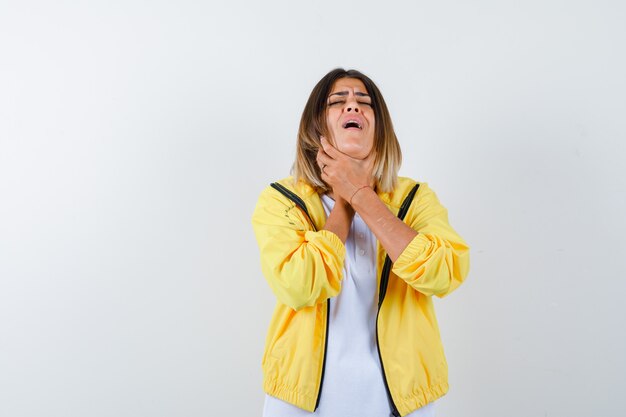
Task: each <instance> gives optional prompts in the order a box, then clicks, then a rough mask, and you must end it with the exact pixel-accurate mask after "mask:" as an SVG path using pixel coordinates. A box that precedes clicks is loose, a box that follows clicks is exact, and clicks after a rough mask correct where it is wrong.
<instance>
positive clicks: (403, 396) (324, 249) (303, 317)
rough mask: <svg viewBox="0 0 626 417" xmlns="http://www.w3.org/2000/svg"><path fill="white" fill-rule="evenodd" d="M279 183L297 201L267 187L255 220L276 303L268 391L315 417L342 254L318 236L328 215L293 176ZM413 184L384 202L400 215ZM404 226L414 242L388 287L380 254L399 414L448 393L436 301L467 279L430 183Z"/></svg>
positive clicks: (387, 362)
mask: <svg viewBox="0 0 626 417" xmlns="http://www.w3.org/2000/svg"><path fill="white" fill-rule="evenodd" d="M278 183H279V184H280V185H282V186H283V187H284V188H286V189H288V192H291V193H294V194H295V197H292V199H290V198H287V197H286V196H285V195H283V194H282V193H281V192H279V191H277V189H275V188H273V187H267V188H266V189H264V190H263V191H262V193H261V195H260V197H259V200H258V202H257V205H256V207H255V210H254V213H253V216H252V225H253V228H254V232H255V235H256V239H257V242H258V244H259V248H260V254H261V269H262V272H263V275H264V276H265V278H266V280H267V282H268V283H269V285H270V287H271V289H272V291H273V292H274V294H275V296H276V298H277V303H276V306H275V308H274V313H273V316H272V320H271V322H270V326H269V329H268V333H267V338H266V341H265V351H264V353H263V359H262V368H263V388H264V390H265V392H266V393H268V394H270V395H272V396H274V397H277V398H279V399H281V400H283V401H286V402H289V403H291V404H293V405H295V406H297V407H300V408H303V409H305V410H308V411H311V412H312V411H314V410H315V409H316V408H317V405H318V403H319V394H320V392H321V386H322V382H323V374H324V362H325V349H326V337H327V331H328V322H327V317H328V311H329V302H331V300H332V297H334V296H336V295H337V294H339V291H340V290H341V280H342V278H343V263H344V257H345V247H344V245H343V242H342V241H341V240H340V239H339V237H338V236H337V235H335V234H334V233H332V232H329V231H327V230H322V228H323V227H324V224H325V222H326V213H325V212H324V208H323V206H322V202H321V199H320V197H319V195H318V194H317V193H316V192H315V190H314V189H313V188H312V187H311V186H310V185H308V184H307V183H305V182H303V181H299V182H298V183H297V184H295V185H294V184H293V178H292V177H288V178H285V179H283V180H280V181H278ZM416 184H417V183H416V182H415V181H413V180H411V179H409V178H404V177H399V179H398V185H397V187H396V189H395V190H393V192H390V193H378V196H379V198H380V199H381V200H382V201H383V202H384V203H385V204H386V205H387V207H388V208H389V209H390V210H391V211H392V212H393V213H398V211H399V209H400V206H401V204H402V203H403V201H404V199H405V197H406V196H407V194H409V192H410V191H411V189H412V188H413V187H414V186H415V185H416ZM293 199H295V200H298V199H299V203H300V204H303V205H304V206H305V207H306V209H307V210H308V215H307V213H305V211H304V210H303V209H302V208H300V207H298V206H297V205H296V203H294V201H292V200H293ZM404 222H405V223H406V224H408V225H409V226H411V227H412V228H413V229H415V230H416V231H417V232H418V234H417V236H415V238H414V239H413V240H412V241H411V242H410V243H409V245H408V246H407V247H406V249H405V250H404V251H403V252H402V254H401V255H400V256H399V257H398V259H397V260H396V262H395V263H393V265H391V263H390V262H391V261H390V260H388V262H389V267H391V268H390V271H384V272H385V273H387V272H390V273H389V274H388V279H387V278H383V276H384V275H385V274H383V269H384V268H383V266H384V264H385V259H386V258H387V254H386V252H385V251H384V248H383V247H382V246H381V245H380V243H378V247H377V276H378V283H379V285H378V287H379V311H378V318H377V339H378V349H379V357H380V359H381V363H382V369H383V378H384V380H385V385H386V387H387V394H388V395H389V396H390V397H391V404H392V409H393V412H394V414H395V415H401V416H405V415H407V414H409V413H410V412H412V411H414V410H416V409H417V408H420V407H422V406H424V405H426V404H427V403H429V402H432V401H434V400H436V399H437V398H439V397H441V396H443V395H444V394H445V393H446V392H447V391H448V365H447V362H446V358H445V355H444V350H443V346H442V343H441V338H440V335H439V327H438V324H437V319H436V317H435V310H434V308H433V302H432V296H433V295H436V296H438V297H440V298H442V297H444V296H446V295H448V294H450V293H451V292H452V291H454V290H455V289H456V288H457V287H458V286H459V285H460V284H461V283H462V282H463V280H464V279H465V277H466V276H467V274H468V271H469V247H468V245H467V244H466V243H465V241H464V240H463V239H462V238H461V237H460V236H459V235H458V234H457V233H456V232H455V231H454V230H453V229H452V227H451V226H450V224H449V223H448V213H447V210H446V208H445V207H443V206H442V205H441V204H440V202H439V200H438V198H437V196H436V194H435V193H434V192H433V191H432V190H431V189H430V188H429V187H428V185H427V184H426V183H419V188H418V189H417V193H416V194H415V196H414V199H413V201H412V203H411V205H410V207H409V209H408V212H407V213H406V217H405V219H404ZM312 223H313V224H312ZM385 269H389V268H385ZM381 284H382V286H381Z"/></svg>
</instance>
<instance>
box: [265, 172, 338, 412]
mask: <svg viewBox="0 0 626 417" xmlns="http://www.w3.org/2000/svg"><path fill="white" fill-rule="evenodd" d="M270 185H271V186H272V188H274V189H275V190H277V191H278V192H280V193H281V194H283V195H284V196H285V197H287V198H289V199H290V200H291V201H293V202H294V204H295V205H296V206H298V207H299V208H300V209H301V210H302V211H303V212H304V214H306V216H307V218H308V219H309V222H310V223H311V226H312V227H313V230H314V231H316V232H317V227H315V223H314V222H313V219H312V218H311V215H310V214H309V210H307V208H306V204H305V203H304V201H302V199H301V198H300V197H298V195H297V194H296V193H294V192H292V191H291V190H289V189H287V188H286V187H284V186H283V185H281V184H279V183H277V182H274V183H272V184H270ZM329 317H330V299H327V300H326V333H325V335H324V353H323V355H322V372H321V376H320V388H319V391H318V392H317V400H315V408H314V409H313V412H315V410H317V407H319V405H320V399H321V397H322V384H323V383H324V372H325V371H326V351H327V350H328V322H329V320H328V318H329Z"/></svg>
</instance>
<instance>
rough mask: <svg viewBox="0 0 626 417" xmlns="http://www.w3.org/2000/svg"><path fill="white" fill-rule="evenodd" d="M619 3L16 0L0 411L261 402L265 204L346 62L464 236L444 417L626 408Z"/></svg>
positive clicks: (2, 260) (7, 110) (241, 409)
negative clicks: (314, 104)
mask: <svg viewBox="0 0 626 417" xmlns="http://www.w3.org/2000/svg"><path fill="white" fill-rule="evenodd" d="M625 21H626V6H624V3H623V2H619V1H597V0H596V1H556V0H542V1H536V0H533V1H525V2H521V1H495V0H493V1H439V2H434V1H429V2H426V1H420V2H402V3H395V2H389V3H387V4H386V5H384V6H383V5H382V3H381V2H374V1H361V2H349V3H340V2H331V1H316V2H313V1H306V2H305V1H283V2H278V1H269V2H268V1H264V2H252V1H250V2H241V1H229V2H207V1H204V2H201V1H198V2H192V1H176V2H174V1H172V2H164V1H147V0H146V1H137V0H132V1H129V0H126V1H99V2H97V1H91V2H70V1H59V2H44V1H40V2H30V1H13V2H9V1H2V3H0V415H1V416H3V417H22V416H24V417H25V416H29V417H30V416H46V417H57V416H58V417H61V416H76V417H84V416H90V417H91V416H94V417H96V416H116V417H125V416H146V417H148V416H149V417H157V416H226V415H229V416H230V415H232V416H259V415H260V414H261V409H262V401H263V392H262V388H261V365H260V364H261V356H262V349H263V343H264V338H265V332H266V329H267V325H268V323H269V319H270V315H271V311H272V308H273V303H274V298H273V295H272V293H271V291H270V289H269V287H268V286H267V284H266V282H265V280H264V278H263V276H262V275H261V273H260V266H259V259H258V250H257V247H256V242H255V240H254V235H253V233H252V227H251V223H250V216H251V214H252V210H253V208H254V204H255V202H256V199H257V197H258V194H259V193H260V191H261V190H262V189H263V187H265V186H266V185H267V184H269V183H270V182H271V181H274V180H276V179H279V178H283V177H285V176H287V175H288V174H289V168H290V166H291V163H292V161H293V158H294V151H295V140H296V131H297V127H298V122H299V118H300V114H301V112H302V109H303V107H304V103H305V101H306V98H307V97H308V94H309V93H310V91H311V89H312V88H313V86H314V85H315V83H316V82H317V81H318V80H319V79H320V78H321V77H322V76H323V75H324V74H325V73H326V72H328V71H329V70H331V69H332V68H335V67H338V66H341V67H345V68H355V69H359V70H361V71H363V72H364V73H365V74H367V75H369V76H370V77H372V79H373V80H374V81H375V82H376V83H377V84H378V86H379V87H380V89H381V90H382V92H383V94H384V96H385V98H386V100H387V103H388V105H389V107H390V111H391V114H392V117H393V121H394V124H395V127H396V131H397V134H398V136H399V139H400V143H401V145H402V150H403V154H404V163H403V168H402V170H401V175H404V176H410V177H413V178H415V179H417V180H419V181H425V182H428V184H429V185H430V186H431V187H432V188H433V189H434V190H435V191H436V193H437V194H438V196H439V198H440V200H441V201H442V203H443V204H444V205H445V206H446V207H447V208H448V210H449V215H450V222H451V224H452V225H453V227H454V228H455V229H456V230H457V231H458V232H459V233H460V234H461V236H463V237H464V238H465V239H466V240H467V242H468V243H469V245H470V247H471V255H472V256H471V268H470V275H469V277H468V279H467V281H466V283H465V284H464V285H463V286H461V288H459V289H458V290H457V292H456V293H454V294H453V295H452V296H450V297H448V298H446V299H444V300H437V301H436V308H437V312H438V317H439V324H440V326H441V331H442V336H443V339H444V346H445V349H446V354H447V357H448V362H449V365H450V385H451V389H450V391H449V393H448V395H446V396H445V397H443V398H442V399H441V401H439V407H438V416H440V417H452V416H459V417H460V416H463V417H465V416H469V417H474V416H476V417H491V416H493V417H501V416H507V417H518V416H519V417H529V416H537V417H543V416H567V417H574V416H603V417H609V416H623V415H624V410H625V408H626V407H625V406H624V405H623V404H624V402H623V398H622V397H623V394H624V390H625V389H626V384H625V376H624V375H625V374H626V365H625V360H624V356H625V355H624V354H625V353H626V340H625V336H624V330H623V328H624V317H625V314H624V307H623V304H624V301H623V300H624V296H625V295H626V291H625V290H626V285H625V284H624V281H625V278H626V277H625V274H624V271H625V267H626V261H625V258H626V256H625V255H626V253H625V252H626V243H625V242H624V237H625V236H626V220H625V216H624V213H625V212H626V170H625V168H624V165H623V160H624V157H625V156H626V118H625V115H626V98H625V97H626V81H625V79H626V78H625V77H624V74H626V59H625V54H624V51H625V50H626V49H625V39H626V25H624V22H625Z"/></svg>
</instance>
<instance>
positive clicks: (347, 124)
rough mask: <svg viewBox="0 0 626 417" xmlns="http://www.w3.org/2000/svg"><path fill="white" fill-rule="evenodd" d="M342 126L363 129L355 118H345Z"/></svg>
mask: <svg viewBox="0 0 626 417" xmlns="http://www.w3.org/2000/svg"><path fill="white" fill-rule="evenodd" d="M343 128H344V129H351V128H352V129H359V130H361V129H363V126H361V123H359V122H358V121H356V120H347V121H346V122H345V123H344V124H343Z"/></svg>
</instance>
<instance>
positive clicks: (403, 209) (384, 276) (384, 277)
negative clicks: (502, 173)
mask: <svg viewBox="0 0 626 417" xmlns="http://www.w3.org/2000/svg"><path fill="white" fill-rule="evenodd" d="M418 188H419V184H416V185H415V186H414V187H413V189H412V190H411V191H410V192H409V194H408V195H407V196H406V198H405V199H404V201H403V202H402V205H401V206H400V210H399V211H398V218H399V219H400V220H402V221H404V217H405V216H406V213H407V211H409V206H410V205H411V202H412V201H413V197H414V196H415V193H416V192H417V189H418ZM390 272H391V258H390V257H389V255H387V256H386V257H385V263H384V264H383V270H382V273H381V275H380V288H379V290H378V311H377V312H376V349H377V350H378V359H379V360H380V368H381V370H382V372H383V382H384V383H385V389H386V390H387V397H389V405H390V406H391V414H392V415H393V416H395V417H400V412H399V411H398V407H396V403H395V402H394V401H393V397H392V396H391V390H389V383H388V382H387V374H386V373H385V365H384V364H383V356H382V354H381V353H380V342H379V339H378V316H379V315H380V308H381V307H382V305H383V300H384V299H385V295H386V294H387V284H388V283H389V273H390Z"/></svg>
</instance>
